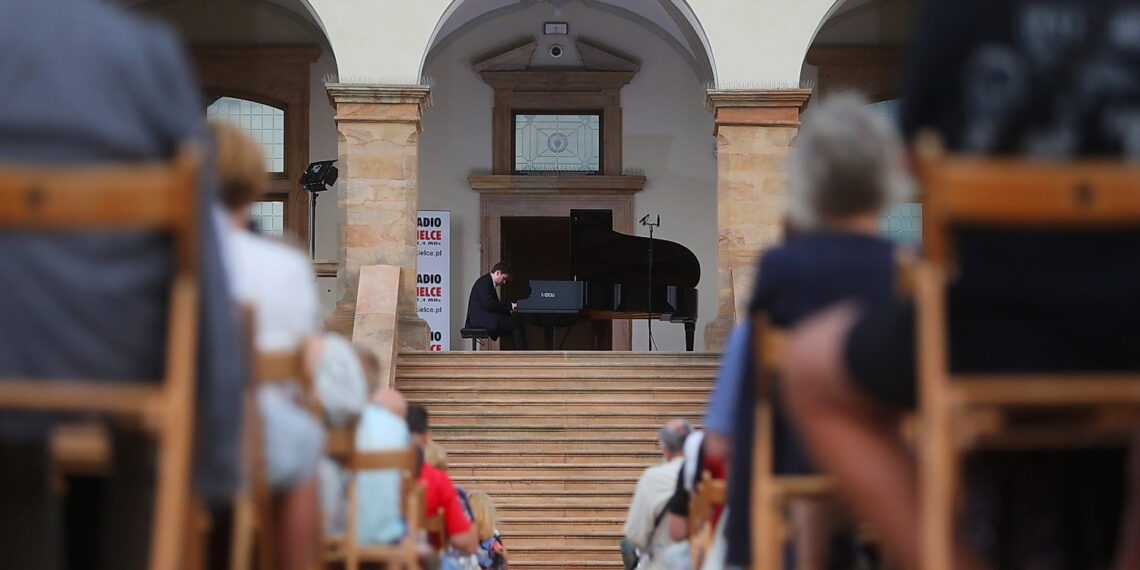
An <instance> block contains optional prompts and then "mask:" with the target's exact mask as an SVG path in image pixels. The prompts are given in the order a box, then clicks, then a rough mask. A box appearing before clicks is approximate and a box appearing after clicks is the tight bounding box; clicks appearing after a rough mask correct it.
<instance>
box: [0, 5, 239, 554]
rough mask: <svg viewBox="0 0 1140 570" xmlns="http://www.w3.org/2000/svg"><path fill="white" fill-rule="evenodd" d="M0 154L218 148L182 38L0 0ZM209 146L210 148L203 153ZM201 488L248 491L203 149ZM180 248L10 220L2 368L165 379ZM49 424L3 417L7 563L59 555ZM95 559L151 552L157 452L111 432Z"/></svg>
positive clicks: (0, 257) (91, 156)
mask: <svg viewBox="0 0 1140 570" xmlns="http://www.w3.org/2000/svg"><path fill="white" fill-rule="evenodd" d="M0 93H3V94H4V95H3V104H0V163H20V164H43V165H52V164H96V163H108V162H130V161H141V160H154V159H163V158H169V157H171V156H172V155H173V154H174V152H175V150H176V148H177V147H178V145H180V144H181V143H184V142H187V141H193V142H198V143H200V144H199V146H200V148H201V149H203V150H205V149H207V148H208V147H207V142H206V141H207V139H206V137H205V122H204V116H203V115H204V113H203V112H202V106H201V103H200V93H199V91H198V86H197V84H196V83H195V82H194V80H193V79H192V76H191V74H190V72H189V66H188V64H187V61H186V59H185V56H184V54H183V53H182V50H181V48H180V45H179V43H178V41H177V39H176V37H175V36H174V35H173V34H172V33H170V32H169V31H167V30H166V29H164V28H162V27H160V26H156V25H153V24H149V23H146V22H143V21H141V20H139V19H138V18H137V17H135V16H133V15H131V14H129V13H126V12H124V11H122V10H121V9H119V8H116V7H112V6H110V5H106V4H104V3H103V2H101V1H98V0H4V1H3V2H0ZM203 154H205V153H203ZM203 158H204V159H205V160H203V165H204V167H203V169H202V172H201V177H200V180H201V183H200V192H201V197H202V200H201V202H202V203H203V204H206V205H209V206H208V207H205V208H203V210H202V215H201V217H200V230H201V234H200V236H201V244H200V247H199V256H200V259H199V263H200V268H201V273H202V283H201V287H202V288H201V293H202V295H201V303H202V305H201V312H200V333H199V335H200V336H199V356H198V377H197V412H198V413H197V417H196V426H197V427H196V433H195V444H196V445H195V466H194V469H195V479H194V481H195V488H196V490H197V492H198V494H199V496H200V497H201V498H202V499H204V500H205V501H206V502H207V504H211V503H216V502H218V501H220V500H222V499H224V498H226V497H228V496H229V495H230V494H232V492H233V490H234V489H235V488H236V487H237V484H238V481H239V477H240V461H239V460H240V441H241V437H240V426H241V402H242V398H241V394H242V390H243V388H244V378H245V364H244V362H245V356H244V354H243V352H242V349H241V345H242V343H241V342H240V338H239V334H238V328H237V326H236V312H235V311H234V308H233V305H232V302H231V301H230V295H229V292H228V291H227V289H226V279H225V275H224V274H223V269H222V266H221V262H220V256H219V247H218V243H217V228H216V221H215V220H214V214H213V203H214V202H215V200H214V187H215V185H216V183H215V181H214V176H213V174H212V172H211V170H210V168H209V167H208V166H206V165H208V164H209V161H208V157H206V156H204V157H203ZM169 249H170V248H169V242H168V241H166V240H164V239H162V238H160V237H158V236H147V235H100V234H96V233H90V232H83V233H81V232H78V231H77V232H75V233H71V234H66V235H52V236H47V235H42V234H40V235H37V234H34V233H31V232H26V231H17V230H12V229H0V291H3V295H0V378H4V377H20V376H22V377H33V378H36V377H41V378H50V377H72V378H91V379H99V378H107V379H123V378H128V379H129V378H138V379H146V378H159V377H161V375H162V363H163V359H164V350H163V348H164V336H165V333H164V331H165V328H164V327H165V322H164V321H165V314H166V313H165V311H166V305H167V299H166V291H167V289H168V281H169V275H170V270H171V257H170V251H169ZM50 427H51V419H50V418H46V417H41V416H31V415H24V414H16V413H9V412H4V413H0V561H2V563H0V565H2V566H4V568H7V569H23V568H36V569H41V570H42V569H49V570H50V569H53V568H58V567H60V566H61V565H62V564H63V563H64V561H63V560H62V556H61V554H60V552H61V551H62V550H64V549H62V548H61V547H60V546H59V543H58V539H59V535H60V529H59V526H60V525H59V524H58V521H57V519H58V515H57V514H56V512H55V511H56V505H55V504H54V503H53V499H52V495H51V494H50V493H49V489H48V482H49V481H50V477H49V476H48V475H49V471H48V467H49V460H50V457H49V455H48V452H47V447H46V444H45V442H46V438H47V434H48V431H49V429H50ZM114 448H115V460H116V462H117V463H116V465H115V471H114V473H115V476H114V477H112V479H111V481H110V482H109V483H108V486H107V488H108V492H109V496H107V497H105V501H104V504H106V505H108V508H107V509H105V510H106V513H104V516H103V520H102V524H100V525H99V529H98V531H97V530H96V529H94V528H93V529H91V532H92V533H94V532H100V533H102V534H101V536H100V541H101V545H100V549H99V550H100V553H101V556H100V565H101V566H102V567H104V568H120V569H126V568H142V567H144V566H145V564H146V559H147V548H146V546H147V542H148V541H147V539H146V537H148V536H149V532H148V529H149V526H150V525H149V515H150V503H151V498H152V497H151V495H152V492H153V472H154V470H153V467H154V453H153V447H152V446H151V445H150V444H149V443H147V441H146V440H145V439H144V438H142V437H140V436H137V435H135V436H132V435H128V434H125V433H124V434H119V433H117V434H115V438H114Z"/></svg>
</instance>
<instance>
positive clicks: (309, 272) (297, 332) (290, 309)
mask: <svg viewBox="0 0 1140 570" xmlns="http://www.w3.org/2000/svg"><path fill="white" fill-rule="evenodd" d="M230 228H231V231H230V232H229V235H228V239H227V240H226V246H227V247H226V250H227V253H228V255H227V256H226V258H227V265H228V269H229V271H230V283H231V284H232V286H233V294H234V298H235V299H236V300H237V301H238V302H239V303H245V304H249V305H250V306H252V307H253V309H254V312H255V316H254V320H255V326H256V328H255V330H256V331H257V338H256V339H255V341H256V344H257V348H258V350H263V351H282V350H291V349H294V348H296V347H297V346H299V345H300V343H301V341H302V340H304V339H305V338H306V337H308V336H311V335H314V334H317V333H319V332H320V330H321V316H320V306H319V302H318V297H317V284H316V278H315V277H314V276H313V266H312V264H311V263H310V262H309V259H308V257H306V256H305V254H303V253H301V251H300V250H298V249H296V248H294V247H292V246H290V245H288V244H286V243H285V242H282V241H280V240H277V239H273V238H270V237H265V236H261V235H257V234H254V233H253V232H250V231H248V230H244V229H240V228H236V227H233V225H232V224H231V225H230Z"/></svg>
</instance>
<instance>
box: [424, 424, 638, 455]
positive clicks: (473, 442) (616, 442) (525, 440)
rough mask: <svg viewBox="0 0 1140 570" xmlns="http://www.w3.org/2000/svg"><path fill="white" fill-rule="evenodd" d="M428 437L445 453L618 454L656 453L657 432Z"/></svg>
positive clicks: (436, 434)
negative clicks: (604, 435)
mask: <svg viewBox="0 0 1140 570" xmlns="http://www.w3.org/2000/svg"><path fill="white" fill-rule="evenodd" d="M432 440H434V441H435V442H437V443H439V444H440V445H442V446H443V447H444V449H446V450H447V453H448V454H449V455H451V454H453V453H460V451H458V450H463V449H482V450H487V451H495V452H504V453H507V454H510V453H513V452H524V451H525V452H531V451H536V452H551V453H557V452H563V453H572V452H574V451H580V450H588V451H595V450H600V449H604V450H605V451H606V452H613V453H621V452H634V453H641V452H645V453H659V452H660V451H659V448H658V444H657V433H656V432H654V433H652V434H649V435H648V436H645V437H643V436H641V435H635V436H631V437H625V436H613V437H609V438H606V439H605V440H599V439H597V438H578V437H569V436H567V437H547V436H541V437H538V436H533V435H532V436H520V437H518V438H517V439H503V438H501V437H485V436H483V435H481V434H478V433H472V434H470V435H454V434H446V432H441V431H437V430H432Z"/></svg>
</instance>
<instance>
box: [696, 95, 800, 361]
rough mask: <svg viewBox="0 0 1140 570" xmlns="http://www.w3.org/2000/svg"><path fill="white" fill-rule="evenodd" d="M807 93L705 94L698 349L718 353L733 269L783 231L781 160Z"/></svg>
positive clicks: (730, 305)
mask: <svg viewBox="0 0 1140 570" xmlns="http://www.w3.org/2000/svg"><path fill="white" fill-rule="evenodd" d="M810 96H811V90H810V89H770V90H769V89H764V90H735V89H732V90H722V89H710V90H709V92H708V97H707V100H706V102H707V105H708V108H709V111H711V112H712V113H713V114H714V115H715V117H716V127H715V128H714V131H713V135H714V136H715V137H716V149H717V155H716V156H717V182H716V195H717V198H716V202H717V274H716V276H717V316H716V319H715V320H713V321H712V322H710V323H709V324H708V326H707V327H706V328H705V349H706V350H711V351H719V350H722V349H723V347H724V340H725V338H726V337H727V336H728V332H729V331H730V330H731V329H732V326H733V324H734V323H735V321H736V318H735V312H736V310H735V306H734V298H733V278H732V274H733V271H734V270H736V271H737V273H738V274H739V273H742V272H748V271H751V269H752V268H753V267H754V266H755V265H756V261H757V259H759V256H760V253H761V251H762V250H763V249H764V248H766V247H769V246H771V245H772V244H774V243H776V242H778V241H779V240H780V238H781V236H782V235H783V232H784V183H785V178H786V172H785V163H786V160H787V157H788V152H789V150H790V149H791V143H792V139H793V138H794V137H795V136H796V132H797V130H798V129H799V124H800V121H799V118H800V111H802V110H803V108H804V106H805V105H806V104H807V101H808V98H809V97H810ZM738 268H739V269H738ZM750 289H751V288H750V287H749V290H747V291H736V295H750V294H751V290H750Z"/></svg>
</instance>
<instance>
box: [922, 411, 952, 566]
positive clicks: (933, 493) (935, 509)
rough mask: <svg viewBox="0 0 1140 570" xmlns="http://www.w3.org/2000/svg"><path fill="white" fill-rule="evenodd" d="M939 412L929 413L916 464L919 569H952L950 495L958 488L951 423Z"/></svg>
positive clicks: (945, 412) (943, 412)
mask: <svg viewBox="0 0 1140 570" xmlns="http://www.w3.org/2000/svg"><path fill="white" fill-rule="evenodd" d="M939 411H941V412H942V413H938V412H930V415H931V416H933V417H930V418H929V420H930V421H929V423H928V424H927V426H926V427H927V429H926V434H925V437H924V439H925V441H926V445H925V446H924V447H923V449H922V451H921V454H922V457H921V464H920V467H919V468H920V471H919V475H920V490H919V493H920V501H919V505H920V515H921V519H920V524H921V533H922V534H921V535H920V537H919V539H920V549H921V550H920V551H921V553H922V554H921V556H922V570H955V568H954V542H955V541H954V529H955V524H954V522H955V520H956V516H955V515H956V509H955V501H954V497H955V495H956V491H957V487H958V461H957V455H956V449H955V446H954V431H953V428H954V426H953V422H952V421H950V419H949V418H948V417H947V415H948V410H939Z"/></svg>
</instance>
